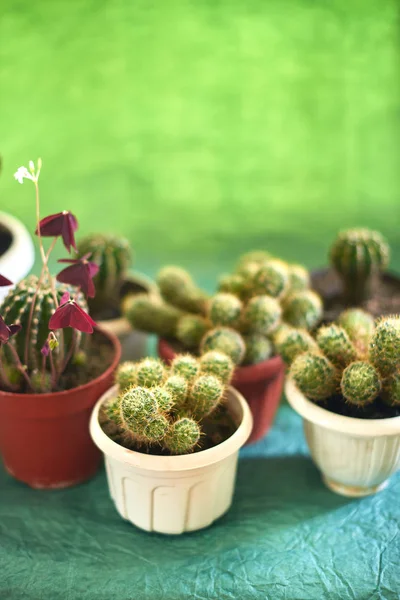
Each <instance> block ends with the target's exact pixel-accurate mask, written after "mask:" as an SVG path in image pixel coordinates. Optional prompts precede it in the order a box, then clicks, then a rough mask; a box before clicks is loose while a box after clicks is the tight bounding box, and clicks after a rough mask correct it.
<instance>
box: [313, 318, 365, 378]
mask: <svg viewBox="0 0 400 600" xmlns="http://www.w3.org/2000/svg"><path fill="white" fill-rule="evenodd" d="M316 339H317V344H318V346H319V347H320V348H321V350H322V352H323V353H324V354H325V356H326V357H327V358H329V360H330V361H331V363H333V364H334V365H335V366H336V367H339V368H340V367H342V368H344V367H346V366H347V365H349V364H350V363H351V362H353V361H355V360H356V358H357V352H356V349H355V348H354V346H353V344H352V343H351V341H350V338H349V336H348V334H347V332H346V330H345V329H343V327H340V326H339V325H335V324H332V325H327V326H324V327H320V328H319V330H318V332H317V336H316Z"/></svg>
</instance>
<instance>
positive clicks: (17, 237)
mask: <svg viewBox="0 0 400 600" xmlns="http://www.w3.org/2000/svg"><path fill="white" fill-rule="evenodd" d="M0 222H1V223H2V225H3V226H4V227H5V229H7V230H8V231H9V233H10V234H11V244H10V246H9V247H8V248H7V250H6V251H5V252H4V254H2V255H1V256H0V265H1V266H2V269H3V271H4V273H3V274H4V275H6V276H7V277H11V276H12V273H9V269H8V267H7V265H6V263H7V262H8V260H9V257H10V256H11V255H12V254H13V253H15V251H16V250H18V249H21V248H22V247H23V246H24V245H28V246H29V251H30V254H31V257H30V259H29V267H28V268H26V267H25V268H24V269H23V271H25V272H26V271H29V270H30V268H31V267H32V265H33V262H34V246H33V241H32V238H31V236H30V234H29V231H28V230H27V228H26V227H25V225H24V224H23V223H22V221H20V220H19V219H17V218H16V217H14V216H13V215H10V214H9V213H6V212H3V211H0ZM26 255H27V256H29V253H28V252H26ZM10 287H11V286H10ZM5 289H6V290H8V289H9V288H8V287H6V288H5Z"/></svg>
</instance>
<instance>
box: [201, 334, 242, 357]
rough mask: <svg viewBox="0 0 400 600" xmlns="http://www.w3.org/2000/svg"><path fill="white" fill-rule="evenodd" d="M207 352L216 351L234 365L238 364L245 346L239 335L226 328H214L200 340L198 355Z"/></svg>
mask: <svg viewBox="0 0 400 600" xmlns="http://www.w3.org/2000/svg"><path fill="white" fill-rule="evenodd" d="M209 350H217V351H218V352H222V353H223V354H226V355H227V356H229V358H231V360H232V361H233V362H234V363H235V364H236V365H238V364H240V363H241V362H242V360H243V358H244V355H245V352H246V346H245V343H244V340H243V338H242V336H241V335H240V333H238V332H237V331H235V330H234V329H229V328H228V327H216V328H215V329H212V330H211V331H208V332H207V333H206V335H205V336H204V337H203V339H202V340H201V344H200V353H201V354H205V353H206V352H208V351H209Z"/></svg>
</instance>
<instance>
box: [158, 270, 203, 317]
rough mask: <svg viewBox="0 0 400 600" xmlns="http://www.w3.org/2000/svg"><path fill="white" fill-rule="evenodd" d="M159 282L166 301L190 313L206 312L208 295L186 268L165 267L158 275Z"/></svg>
mask: <svg viewBox="0 0 400 600" xmlns="http://www.w3.org/2000/svg"><path fill="white" fill-rule="evenodd" d="M157 283H158V286H159V288H160V292H161V295H162V297H163V298H164V300H166V302H169V303H170V304H172V305H173V306H176V307H177V308H180V309H181V310H184V311H187V312H190V313H196V314H197V313H199V314H204V313H205V309H206V301H207V295H206V294H205V293H204V292H203V291H202V290H201V289H200V288H198V287H197V286H196V284H195V283H194V281H193V280H192V278H191V276H190V275H189V273H188V272H187V271H185V270H184V269H181V268H180V267H174V266H171V267H164V268H163V269H161V271H160V272H159V273H158V275H157Z"/></svg>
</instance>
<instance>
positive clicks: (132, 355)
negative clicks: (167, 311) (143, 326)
mask: <svg viewBox="0 0 400 600" xmlns="http://www.w3.org/2000/svg"><path fill="white" fill-rule="evenodd" d="M129 279H130V280H131V281H133V282H135V283H137V284H138V285H139V286H140V287H142V288H143V291H144V292H147V293H148V294H154V293H157V287H156V285H155V284H154V283H153V281H151V279H149V278H148V277H146V276H145V275H142V274H141V273H136V272H134V273H133V274H132V275H130V276H129ZM97 323H98V325H99V327H101V328H102V329H105V330H106V331H109V332H111V333H114V334H115V335H116V336H117V338H118V339H119V341H120V343H121V348H122V355H121V360H122V361H124V360H134V361H136V360H140V359H141V358H144V357H145V356H147V355H148V351H147V346H148V340H149V334H147V333H145V332H144V331H138V330H135V329H132V326H131V324H130V323H129V321H128V320H127V319H126V318H125V317H118V318H117V319H109V320H107V321H102V320H99V321H98V322H97Z"/></svg>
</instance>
